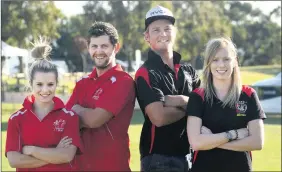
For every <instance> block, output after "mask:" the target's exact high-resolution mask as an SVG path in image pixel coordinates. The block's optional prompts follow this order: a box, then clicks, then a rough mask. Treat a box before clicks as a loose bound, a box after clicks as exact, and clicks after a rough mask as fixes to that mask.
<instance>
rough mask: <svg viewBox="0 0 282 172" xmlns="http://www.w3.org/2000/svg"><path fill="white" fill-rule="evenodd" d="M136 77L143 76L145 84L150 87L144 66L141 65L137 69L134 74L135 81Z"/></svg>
mask: <svg viewBox="0 0 282 172" xmlns="http://www.w3.org/2000/svg"><path fill="white" fill-rule="evenodd" d="M138 77H142V78H144V79H145V81H146V82H147V84H148V85H149V86H150V87H151V84H150V80H149V73H148V70H147V69H146V68H144V67H141V68H140V69H138V71H137V72H136V74H135V81H136V80H137V79H138ZM151 88H152V87H151Z"/></svg>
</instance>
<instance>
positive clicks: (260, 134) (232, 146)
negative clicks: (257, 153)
mask: <svg viewBox="0 0 282 172" xmlns="http://www.w3.org/2000/svg"><path fill="white" fill-rule="evenodd" d="M248 129H249V136H248V137H245V138H243V139H241V140H233V141H231V142H229V143H225V144H222V145H220V146H218V148H222V149H227V150H233V151H252V150H261V149H262V147H263V143H264V127H263V121H262V119H256V120H252V121H250V122H249V123H248Z"/></svg>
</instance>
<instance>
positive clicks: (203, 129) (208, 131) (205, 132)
mask: <svg viewBox="0 0 282 172" xmlns="http://www.w3.org/2000/svg"><path fill="white" fill-rule="evenodd" d="M201 134H212V132H211V130H210V129H208V128H207V127H205V126H202V127H201Z"/></svg>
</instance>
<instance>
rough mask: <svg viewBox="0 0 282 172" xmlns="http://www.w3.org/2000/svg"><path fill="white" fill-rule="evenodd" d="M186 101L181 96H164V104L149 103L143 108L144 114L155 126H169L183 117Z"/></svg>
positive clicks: (184, 97) (185, 98)
mask: <svg viewBox="0 0 282 172" xmlns="http://www.w3.org/2000/svg"><path fill="white" fill-rule="evenodd" d="M188 99H189V98H188V97H187V96H183V95H166V96H165V101H164V103H162V102H153V103H150V104H149V105H147V106H146V107H145V112H146V114H147V115H148V117H149V119H150V121H151V122H152V123H153V124H154V125H155V126H157V127H161V126H165V125H169V124H172V123H174V122H176V121H178V120H180V119H182V118H183V117H184V116H185V110H184V109H185V108H186V105H187V102H188Z"/></svg>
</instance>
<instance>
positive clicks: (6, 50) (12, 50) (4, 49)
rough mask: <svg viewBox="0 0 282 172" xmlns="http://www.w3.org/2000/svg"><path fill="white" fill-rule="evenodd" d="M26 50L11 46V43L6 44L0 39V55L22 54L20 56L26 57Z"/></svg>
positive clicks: (12, 55)
mask: <svg viewBox="0 0 282 172" xmlns="http://www.w3.org/2000/svg"><path fill="white" fill-rule="evenodd" d="M28 53H29V52H28V50H26V49H22V48H18V47H13V46H11V45H8V44H7V43H5V42H4V41H1V55H2V56H5V57H17V56H22V57H28Z"/></svg>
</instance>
